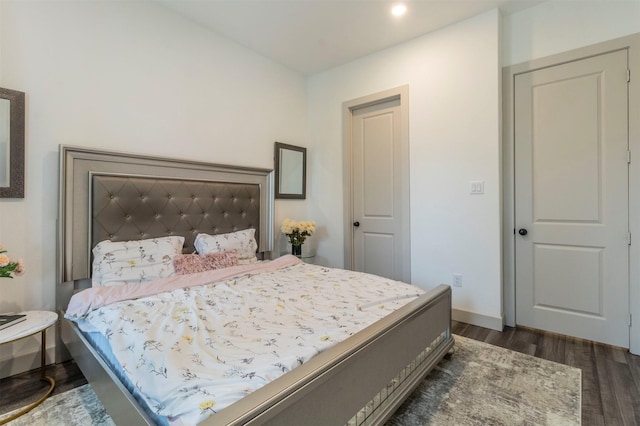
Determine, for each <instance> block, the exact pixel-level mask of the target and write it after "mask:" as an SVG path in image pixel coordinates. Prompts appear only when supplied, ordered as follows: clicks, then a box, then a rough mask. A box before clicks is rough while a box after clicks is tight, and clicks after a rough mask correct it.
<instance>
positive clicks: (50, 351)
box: [0, 345, 56, 379]
mask: <svg viewBox="0 0 640 426" xmlns="http://www.w3.org/2000/svg"><path fill="white" fill-rule="evenodd" d="M55 356H56V348H55V346H53V345H47V354H46V358H45V362H46V364H47V365H49V364H53V362H54V359H55ZM36 368H40V349H39V348H38V349H37V350H35V351H33V352H29V353H22V354H20V355H16V356H9V357H6V358H2V359H0V379H4V378H5V377H10V376H15V375H16V374H20V373H24V372H25V371H31V370H34V369H36Z"/></svg>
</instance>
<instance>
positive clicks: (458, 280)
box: [453, 274, 462, 287]
mask: <svg viewBox="0 0 640 426" xmlns="http://www.w3.org/2000/svg"><path fill="white" fill-rule="evenodd" d="M453 286H454V287H462V274H453Z"/></svg>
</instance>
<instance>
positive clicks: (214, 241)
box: [194, 228, 258, 263]
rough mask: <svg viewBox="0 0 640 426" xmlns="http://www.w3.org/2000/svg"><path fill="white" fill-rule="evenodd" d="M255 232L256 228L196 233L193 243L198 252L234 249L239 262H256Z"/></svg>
mask: <svg viewBox="0 0 640 426" xmlns="http://www.w3.org/2000/svg"><path fill="white" fill-rule="evenodd" d="M255 234H256V230H255V229H253V228H250V229H244V230H242V231H236V232H230V233H228V234H218V235H209V234H198V235H197V236H196V241H195V243H194V245H195V247H196V251H197V252H198V253H200V254H207V253H219V252H223V251H229V250H235V251H236V252H237V253H238V262H239V263H250V262H256V261H257V260H258V259H257V258H256V250H258V243H256V238H255Z"/></svg>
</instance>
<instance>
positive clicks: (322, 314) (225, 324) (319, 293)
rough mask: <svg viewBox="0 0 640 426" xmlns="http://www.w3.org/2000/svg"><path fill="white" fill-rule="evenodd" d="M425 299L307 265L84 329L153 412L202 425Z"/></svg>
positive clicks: (133, 306)
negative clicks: (103, 345)
mask: <svg viewBox="0 0 640 426" xmlns="http://www.w3.org/2000/svg"><path fill="white" fill-rule="evenodd" d="M422 293H423V291H422V290H420V289H419V288H417V287H414V286H411V285H408V284H404V283H400V282H397V281H392V280H388V279H384V278H380V277H376V276H372V275H367V274H360V273H355V272H351V271H345V270H341V269H330V268H324V267H320V266H314V265H308V264H304V263H300V264H297V265H294V266H289V267H286V268H284V269H279V270H272V271H266V272H260V273H255V274H245V275H242V276H238V277H234V278H231V279H227V280H224V281H219V282H215V283H210V284H206V285H201V286H197V287H190V288H180V289H177V290H174V291H170V292H162V293H160V294H156V295H151V296H147V297H143V298H139V299H136V300H124V301H120V302H116V303H112V304H109V305H107V306H103V307H100V308H98V309H95V310H93V311H91V312H89V313H88V314H87V315H86V317H85V319H86V320H87V321H88V322H90V323H91V325H92V326H93V327H95V328H96V329H98V330H99V331H100V333H102V334H103V335H105V336H106V337H107V339H108V340H109V341H110V343H111V345H112V349H113V352H114V354H115V356H116V358H117V359H118V361H119V362H120V364H121V365H122V367H123V369H124V370H125V372H126V374H128V376H129V377H130V379H131V381H132V383H134V385H135V386H136V387H138V388H139V389H140V390H141V392H142V394H143V395H144V396H145V399H146V400H147V403H148V405H149V406H150V407H152V409H153V410H154V411H155V412H157V413H158V414H160V415H162V416H166V417H168V418H169V420H170V422H173V423H176V424H196V423H198V422H200V421H202V420H203V419H204V418H206V417H208V416H209V415H210V414H211V413H214V412H217V411H219V410H222V409H223V408H224V407H226V406H228V405H230V404H232V403H233V402H235V401H237V400H239V399H240V398H242V397H243V396H245V395H247V394H248V393H250V392H252V391H254V390H256V389H258V388H260V387H261V386H263V385H265V384H266V383H268V382H269V381H272V380H274V379H275V378H277V377H278V376H280V375H282V374H284V373H286V372H287V371H289V370H291V369H293V368H295V367H296V366H299V365H301V364H303V363H304V362H306V361H307V360H309V359H310V358H311V357H313V356H314V355H316V354H318V353H319V352H321V351H323V350H325V349H326V348H328V347H330V346H332V345H333V344H335V343H336V342H339V341H341V340H344V339H345V338H347V337H348V336H350V335H352V334H353V333H356V332H357V331H359V330H361V329H363V328H365V327H366V326H367V325H369V324H371V323H373V322H375V321H376V320H378V319H380V318H382V317H383V316H385V315H387V314H388V313H389V312H391V311H393V310H395V309H397V308H399V307H400V306H402V305H404V304H406V303H408V302H409V301H411V300H413V299H414V298H415V297H416V296H418V295H420V294H422Z"/></svg>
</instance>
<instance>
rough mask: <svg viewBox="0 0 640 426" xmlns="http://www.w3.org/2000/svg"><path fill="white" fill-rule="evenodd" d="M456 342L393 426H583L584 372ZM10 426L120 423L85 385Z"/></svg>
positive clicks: (458, 339)
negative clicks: (115, 421) (447, 357)
mask: <svg viewBox="0 0 640 426" xmlns="http://www.w3.org/2000/svg"><path fill="white" fill-rule="evenodd" d="M455 339H456V345H455V354H454V355H453V356H452V357H451V358H450V359H445V360H443V361H442V362H440V364H439V365H438V366H437V367H436V368H435V369H434V370H433V371H432V372H431V373H430V374H429V376H428V377H427V379H426V380H425V381H424V382H423V383H422V384H421V385H420V386H419V387H418V389H416V391H415V392H414V393H413V394H412V395H411V396H410V397H409V399H408V400H407V401H406V402H405V403H404V404H403V405H402V406H401V407H400V408H399V409H398V411H397V412H396V414H395V415H394V416H393V417H392V418H391V419H390V420H389V422H388V423H387V425H388V426H399V425H403V426H405V425H406V426H418V425H419V426H423V425H438V426H440V425H460V426H463V425H562V426H565V425H579V424H580V416H581V414H580V410H581V381H582V372H581V370H579V369H577V368H573V367H568V366H566V365H562V364H557V363H554V362H551V361H546V360H543V359H539V358H534V357H531V356H528V355H524V354H520V353H517V352H513V351H509V350H506V349H502V348H498V347H496V346H491V345H488V344H485V343H481V342H477V341H474V340H471V339H466V338H464V337H460V336H455ZM9 414H10V413H8V414H6V415H4V416H0V420H1V419H2V418H5V417H7V416H8V415H9ZM8 424H9V425H11V426H23V425H24V426H39V425H46V426H58V425H60V426H63V425H64V426H75V425H77V426H88V425H101V426H111V425H113V424H114V423H113V421H112V420H111V418H110V417H109V415H108V414H107V413H106V412H105V410H104V408H103V407H102V404H101V403H100V401H98V399H97V397H96V395H95V393H93V390H91V387H90V386H89V385H85V386H82V387H79V388H76V389H73V390H71V391H68V392H65V393H62V394H59V395H56V396H54V397H51V398H49V399H47V400H46V401H45V402H44V403H42V405H40V406H39V407H37V408H35V409H34V410H32V411H31V412H29V413H27V414H25V415H24V416H22V417H20V418H18V419H16V420H14V421H13V422H10V423H8Z"/></svg>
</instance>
